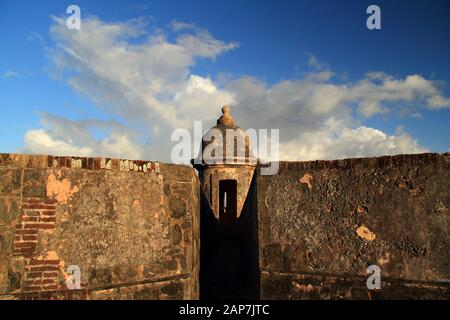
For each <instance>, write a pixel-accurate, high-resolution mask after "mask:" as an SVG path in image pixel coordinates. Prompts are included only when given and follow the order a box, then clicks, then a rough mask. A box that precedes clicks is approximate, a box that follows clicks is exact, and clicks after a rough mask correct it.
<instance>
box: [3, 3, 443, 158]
mask: <svg viewBox="0 0 450 320" xmlns="http://www.w3.org/2000/svg"><path fill="white" fill-rule="evenodd" d="M70 4H77V5H79V6H80V8H81V18H82V28H81V30H80V31H78V30H70V31H69V30H65V29H64V26H63V25H62V24H63V20H64V19H65V18H66V17H67V15H66V13H65V11H66V8H67V6H68V5H70ZM370 4H377V5H378V6H379V7H380V8H381V19H382V29H381V30H368V29H367V28H366V19H367V17H368V15H367V14H366V13H365V11H366V8H367V7H368V6H369V5H370ZM449 9H450V4H449V3H448V1H287V0H284V1H283V0H282V1H263V0H261V1H256V0H247V1H223V0H222V1H217V0H215V1H199V0H196V1H180V0H178V1H114V2H112V1H92V0H90V1H60V0H58V1H56V0H54V1H40V2H39V4H37V3H32V2H30V1H0V28H1V30H2V50H1V51H0V97H1V108H2V117H1V118H0V151H1V152H30V153H53V154H67V153H70V154H72V153H76V154H79V155H104V156H115V157H125V158H134V157H144V158H150V159H153V158H155V157H156V158H158V159H161V160H167V158H168V155H169V152H168V150H169V149H167V146H168V145H169V144H170V132H171V130H173V129H174V128H177V127H180V126H186V127H189V123H191V122H192V121H193V120H205V121H206V122H205V125H206V124H211V123H212V121H214V119H215V118H217V116H218V113H219V111H218V110H219V108H220V107H221V103H222V102H224V103H226V102H227V99H228V100H230V101H229V102H231V104H232V106H233V105H234V106H233V113H234V114H235V115H236V118H237V120H238V123H239V124H242V125H243V126H244V127H250V126H255V127H264V128H265V127H270V126H271V125H273V126H275V127H276V128H280V130H281V132H280V136H281V146H282V149H283V150H284V151H283V150H282V155H284V156H285V158H286V159H301V160H306V159H316V158H341V157H347V156H372V155H381V154H395V153H413V152H423V151H432V152H447V151H448V150H449V147H450V143H449V139H448V132H449V125H448V123H449V120H450V100H448V99H449V97H450V42H449V41H448V39H449V33H450V10H449ZM52 16H53V17H60V18H61V19H62V20H57V19H56V18H52ZM108 25H109V26H111V25H113V26H117V27H118V28H123V29H124V30H122V29H121V31H120V32H124V34H121V36H119V37H118V38H114V35H112V36H111V35H110V34H108V31H107V29H106V28H104V27H105V26H108ZM124 26H126V27H124ZM130 26H131V28H132V29H133V32H137V33H138V34H137V35H131V36H130V35H129V34H128V33H127V31H126V28H128V27H130ZM177 26H178V27H177ZM52 28H53V31H52ZM58 28H59V29H58ZM96 28H99V29H98V32H97V29H96ZM77 32H78V34H76V33H77ZM82 32H84V34H86V35H87V36H82V35H83V33H82ZM102 32H105V38H101V37H102V36H103V33H102ZM161 34H162V35H164V39H163V40H158V41H163V43H164V45H167V44H171V45H176V46H178V47H176V48H173V49H176V50H185V52H184V54H186V55H183V57H179V56H174V59H168V61H166V62H164V63H167V65H164V63H162V64H159V65H158V64H156V65H155V62H152V61H145V55H144V54H143V53H142V51H145V50H147V49H148V50H150V51H149V52H153V53H155V52H156V51H155V50H156V49H155V48H154V47H152V43H153V42H151V41H156V40H155V39H157V36H158V35H161ZM90 35H96V36H98V38H92V41H90V40H89V36H90ZM205 35H207V36H205ZM71 37H74V38H71ZM102 39H106V40H105V46H104V47H101V46H100V45H99V43H103V40H102ZM180 39H181V40H180ZM72 40H73V41H72ZM96 41H97V42H99V43H96ZM190 41H194V42H190ZM192 43H194V44H197V45H198V47H197V49H198V48H200V47H201V48H203V47H202V46H203V45H204V46H205V49H204V50H211V51H201V52H198V50H197V51H196V50H195V49H193V48H192ZM72 45H73V47H71V46H72ZM68 47H70V50H71V51H64V50H66V49H67V48H68ZM119 47H123V48H125V49H124V50H125V51H126V52H125V53H123V54H124V56H121V54H122V53H120V54H119V53H117V55H115V56H114V57H108V58H107V59H106V60H105V64H104V65H101V64H100V63H98V62H95V63H93V62H92V61H95V59H96V58H98V55H99V54H102V55H108V52H111V50H114V49H115V48H119ZM61 48H63V49H61ZM143 48H146V49H143ZM101 50H103V51H101ZM176 50H175V51H176ZM175 51H173V52H172V51H170V53H168V54H172V53H173V54H174V55H176V54H177V53H176V52H178V51H176V52H175ZM70 52H72V53H73V52H75V53H77V55H76V58H74V56H71V55H70ZM133 52H138V53H139V54H130V53H133ZM155 56H157V55H155ZM116 57H117V60H114V59H116ZM178 58H179V59H180V60H177V59H178ZM73 59H79V60H73ZM108 59H111V60H108ZM133 59H136V61H133ZM186 59H187V60H186ZM61 61H63V62H64V63H63V66H61V65H58V62H61ZM100 61H102V60H100ZM122 61H126V63H123V64H124V67H123V68H120V69H119V66H120V65H121V63H122ZM172 64H174V65H175V64H176V65H175V66H174V65H172ZM97 65H99V66H98V68H97ZM112 65H114V66H115V67H114V69H115V70H114V72H116V75H115V76H114V77H115V78H113V77H111V78H110V77H109V75H108V74H107V71H108V68H110V67H111V66H112ZM101 68H104V69H101ZM169 69H170V72H166V71H167V70H169ZM143 70H146V71H145V72H146V73H145V74H142V72H144V71H143ZM375 72H377V76H374V74H375ZM368 73H372V76H368ZM122 74H127V76H128V75H129V74H133V75H135V76H133V78H132V79H135V80H136V81H137V82H136V84H137V85H136V86H134V87H133V90H131V91H134V88H136V92H133V94H135V96H133V95H132V94H131V93H130V94H127V93H128V92H130V87H128V85H129V84H130V82H129V81H128V80H127V81H125V82H121V81H119V80H117V81H116V79H117V77H119V78H120V77H121V75H122ZM71 79H75V82H74V81H71ZM155 79H157V80H155ZM311 79H314V80H311ZM317 79H319V80H317ZM140 84H143V85H142V87H140ZM144 84H145V86H144ZM159 86H163V87H164V88H162V89H161V88H159ZM147 88H159V89H154V90H153V89H151V90H149V91H148V90H147ZM166 88H171V89H166ZM192 88H197V89H195V90H200V91H199V92H194V93H192V92H193V91H192V90H191V89H192ZM198 88H200V89H198ZM304 88H308V89H307V90H306V89H305V92H302V90H303V89H304ZM103 90H104V91H105V92H106V94H103V95H102V96H101V97H99V96H96V94H97V93H98V92H103ZM140 90H141V91H140ZM150 91H151V92H152V93H151V94H150V93H148V92H150ZM112 93H114V94H112ZM116 93H117V94H116ZM322 95H323V98H324V105H328V104H329V106H328V107H326V108H322V106H321V103H320V98H321V97H322ZM176 97H181V98H180V99H183V97H184V100H183V101H178V100H177V99H178V98H176ZM311 97H315V98H314V99H311ZM195 99H196V101H201V102H202V103H203V107H202V106H198V105H197V104H196V103H197V102H195V101H194V102H192V101H191V100H195ZM316 100H318V101H319V102H317V101H316ZM127 108H128V109H127ZM164 108H166V109H164ZM167 109H168V110H171V112H167V113H166V111H165V110H167ZM202 109H207V110H208V113H202V112H198V110H202ZM127 110H129V111H127ZM161 110H163V111H161ZM255 113H258V116H255ZM131 114H133V115H132V116H131ZM208 115H210V117H209V116H208ZM291 115H292V116H291ZM195 116H197V118H198V119H197V118H196V117H195ZM264 116H265V118H266V120H265V119H264ZM170 117H173V119H172V118H170ZM267 119H270V121H269V120H267ZM172 120H173V121H172ZM240 120H241V121H240ZM383 135H384V136H383ZM362 137H364V138H362ZM322 141H325V142H324V143H323V148H322V149H320V148H318V147H317V146H318V145H321V144H322Z"/></svg>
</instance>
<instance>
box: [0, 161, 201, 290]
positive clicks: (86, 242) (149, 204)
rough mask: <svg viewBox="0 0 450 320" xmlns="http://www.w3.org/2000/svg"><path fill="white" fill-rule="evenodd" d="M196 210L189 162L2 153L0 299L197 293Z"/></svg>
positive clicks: (195, 189) (194, 181) (194, 179)
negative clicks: (76, 280)
mask: <svg viewBox="0 0 450 320" xmlns="http://www.w3.org/2000/svg"><path fill="white" fill-rule="evenodd" d="M199 212H200V210H199V182H198V178H197V176H196V175H195V173H194V170H193V169H192V168H190V167H187V166H180V165H171V164H162V163H160V164H158V163H154V162H148V161H128V160H117V159H104V158H74V157H52V156H31V155H19V154H0V298H20V299H62V298H64V299H70V298H81V299H196V298H198V294H199V289H198V270H199V223H198V221H199V217H198V215H199ZM69 265H77V266H79V268H80V271H81V289H79V290H68V289H67V287H66V285H65V278H66V277H67V276H68V274H67V268H68V266H69Z"/></svg>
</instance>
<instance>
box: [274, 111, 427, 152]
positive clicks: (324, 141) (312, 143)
mask: <svg viewBox="0 0 450 320" xmlns="http://www.w3.org/2000/svg"><path fill="white" fill-rule="evenodd" d="M427 151H429V150H428V149H427V148H424V147H421V146H420V145H419V144H418V143H417V141H416V140H414V139H412V138H411V136H410V135H408V134H407V133H404V132H399V134H396V135H387V134H385V133H383V132H382V131H380V130H377V129H374V128H369V127H366V126H358V127H356V128H349V127H347V126H346V125H345V124H343V123H341V122H339V121H336V120H335V119H332V118H331V119H329V120H328V121H327V122H326V123H325V125H324V126H323V127H321V128H319V129H317V130H314V131H308V132H305V133H302V134H301V135H300V136H299V137H298V138H295V139H292V140H290V141H287V142H284V143H282V144H281V146H280V157H281V158H282V159H284V160H311V159H327V160H332V159H342V158H352V157H371V156H380V155H394V154H402V153H421V152H427Z"/></svg>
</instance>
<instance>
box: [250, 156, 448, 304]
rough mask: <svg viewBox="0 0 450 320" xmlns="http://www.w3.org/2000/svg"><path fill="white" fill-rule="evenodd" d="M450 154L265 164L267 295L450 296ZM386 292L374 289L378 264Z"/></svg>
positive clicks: (262, 212) (260, 192)
mask: <svg viewBox="0 0 450 320" xmlns="http://www.w3.org/2000/svg"><path fill="white" fill-rule="evenodd" d="M449 164H450V154H449V153H447V154H441V155H439V154H418V155H399V156H392V157H391V156H386V157H379V158H362V159H346V160H336V161H311V162H282V163H280V171H279V173H278V174H276V175H273V176H261V175H260V173H259V172H260V170H259V168H258V169H257V174H258V177H257V198H258V200H257V202H258V203H257V206H258V223H259V267H260V277H261V279H260V295H261V298H262V299H310V298H320V299H327V298H328V299H329V298H353V299H376V298H416V299H418V298H422V299H423V298H442V299H449V298H450V256H449V252H450V213H449V206H450V193H449V190H450V171H449ZM373 264H375V265H378V266H379V267H380V268H381V271H382V273H381V290H376V291H369V290H368V289H367V287H366V279H367V278H368V276H369V275H368V274H367V273H366V268H367V267H368V266H369V265H373Z"/></svg>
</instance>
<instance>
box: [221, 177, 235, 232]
mask: <svg viewBox="0 0 450 320" xmlns="http://www.w3.org/2000/svg"><path fill="white" fill-rule="evenodd" d="M236 188H237V185H236V180H221V181H220V182H219V232H220V239H221V241H227V240H232V239H234V238H236V235H237V214H236V210H237V204H236V201H237V198H236Z"/></svg>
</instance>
